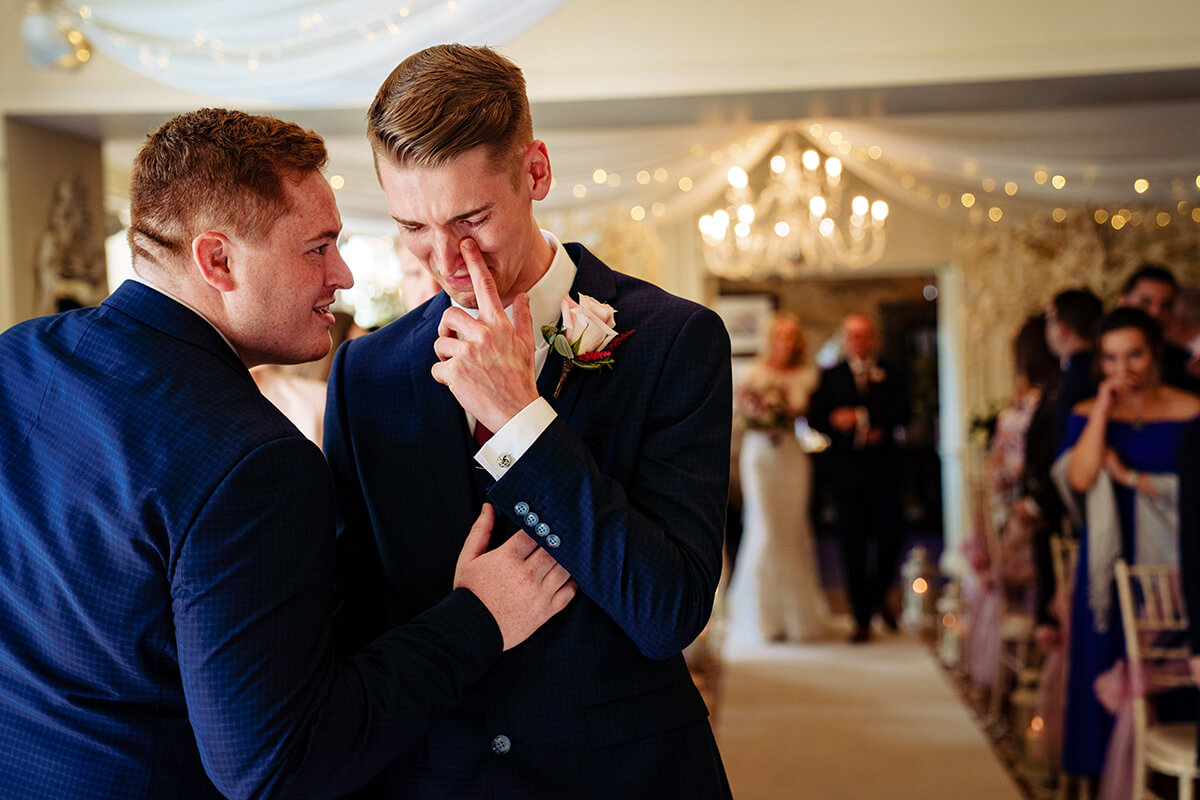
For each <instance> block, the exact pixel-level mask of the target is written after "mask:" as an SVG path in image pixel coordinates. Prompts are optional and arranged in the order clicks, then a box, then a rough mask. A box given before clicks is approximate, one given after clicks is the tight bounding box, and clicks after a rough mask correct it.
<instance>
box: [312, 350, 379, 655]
mask: <svg viewBox="0 0 1200 800" xmlns="http://www.w3.org/2000/svg"><path fill="white" fill-rule="evenodd" d="M351 344H352V343H351V342H347V343H346V344H345V345H343V346H342V347H341V348H339V349H338V352H337V354H336V356H335V357H334V362H333V367H332V369H331V370H330V373H329V387H328V392H327V396H326V400H325V425H324V427H325V435H324V440H323V444H322V449H323V450H324V452H325V458H326V459H327V460H328V461H329V465H330V468H331V470H332V472H333V478H334V481H333V485H334V491H335V495H336V498H337V573H336V574H337V581H336V587H337V595H336V599H335V601H334V602H335V609H336V610H335V613H334V643H335V645H336V646H337V651H338V652H339V653H354V652H357V651H358V650H359V649H360V648H362V647H363V646H364V645H366V644H367V643H368V642H370V641H371V640H372V639H374V638H375V637H376V636H378V635H379V634H380V633H382V632H383V631H385V630H387V628H388V627H389V625H388V619H387V612H386V608H387V606H386V603H385V600H384V598H385V595H386V582H385V581H384V577H383V567H382V565H381V564H380V561H379V549H378V548H377V547H376V546H375V539H374V533H373V528H372V526H371V523H370V518H369V515H368V512H367V504H366V498H364V497H363V492H362V483H361V482H360V481H359V479H358V459H357V458H356V454H355V452H354V445H353V442H352V440H351V438H350V437H349V436H348V435H346V431H347V430H348V429H349V426H348V424H347V420H346V412H347V407H346V401H345V390H346V379H345V370H346V359H347V355H346V354H347V353H348V352H349V350H350V346H351Z"/></svg>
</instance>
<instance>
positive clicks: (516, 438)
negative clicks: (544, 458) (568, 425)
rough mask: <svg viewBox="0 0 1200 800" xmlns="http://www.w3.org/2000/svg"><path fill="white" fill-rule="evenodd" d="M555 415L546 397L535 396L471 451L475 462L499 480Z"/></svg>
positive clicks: (531, 444) (548, 425)
mask: <svg viewBox="0 0 1200 800" xmlns="http://www.w3.org/2000/svg"><path fill="white" fill-rule="evenodd" d="M557 416H558V414H557V413H556V412H555V411H554V409H553V408H551V407H550V404H549V403H547V402H546V399H545V398H544V397H539V398H538V399H536V400H534V401H533V402H532V403H530V404H529V405H527V406H525V407H524V408H522V409H521V410H520V411H518V412H517V415H516V416H515V417H513V418H512V419H510V420H509V421H508V422H507V423H506V424H505V425H504V427H503V428H501V429H500V430H498V431H496V432H495V433H494V434H492V438H491V439H488V441H487V443H486V444H484V445H483V447H481V448H479V452H478V453H476V454H475V461H476V462H478V463H479V465H480V466H481V467H483V468H484V469H486V470H487V471H488V472H490V473H491V475H492V477H493V478H495V479H496V480H500V478H502V477H503V476H504V473H506V472H508V470H509V469H510V468H511V467H512V465H513V464H516V463H517V459H519V458H520V457H521V456H523V455H525V451H526V450H528V449H529V448H530V447H532V446H533V443H534V442H536V441H537V438H538V437H539V436H541V435H542V431H544V430H546V428H548V427H550V423H551V422H553V421H554V418H555V417H557Z"/></svg>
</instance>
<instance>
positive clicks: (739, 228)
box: [733, 222, 750, 239]
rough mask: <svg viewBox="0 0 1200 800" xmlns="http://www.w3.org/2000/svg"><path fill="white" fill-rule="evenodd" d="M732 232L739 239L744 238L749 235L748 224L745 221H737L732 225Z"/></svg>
mask: <svg viewBox="0 0 1200 800" xmlns="http://www.w3.org/2000/svg"><path fill="white" fill-rule="evenodd" d="M733 232H734V233H735V234H736V235H737V237H738V238H739V239H745V238H746V237H747V236H749V235H750V226H749V225H748V224H746V223H745V222H739V223H738V224H737V225H734V226H733Z"/></svg>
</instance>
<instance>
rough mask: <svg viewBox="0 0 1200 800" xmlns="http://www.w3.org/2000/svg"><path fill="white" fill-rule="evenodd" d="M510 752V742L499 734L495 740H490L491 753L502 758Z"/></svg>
mask: <svg viewBox="0 0 1200 800" xmlns="http://www.w3.org/2000/svg"><path fill="white" fill-rule="evenodd" d="M509 750H512V742H511V741H510V740H509V738H508V737H507V736H505V735H504V734H500V735H499V736H497V737H496V738H495V739H492V752H493V753H495V754H496V755H498V756H502V755H504V754H505V753H507V752H508V751H509Z"/></svg>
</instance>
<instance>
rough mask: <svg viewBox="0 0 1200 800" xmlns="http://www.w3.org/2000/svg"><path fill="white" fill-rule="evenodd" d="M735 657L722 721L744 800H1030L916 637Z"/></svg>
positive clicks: (717, 720) (720, 697)
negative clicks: (807, 799) (799, 799)
mask: <svg viewBox="0 0 1200 800" xmlns="http://www.w3.org/2000/svg"><path fill="white" fill-rule="evenodd" d="M732 655H733V656H734V657H733V658H727V659H726V660H725V661H724V662H723V663H722V664H721V667H720V679H719V689H718V691H717V692H716V693H715V695H716V700H717V702H716V706H717V707H716V709H715V713H714V720H713V721H714V725H715V728H716V734H717V740H718V743H719V744H720V748H721V754H722V756H723V758H724V760H725V767H726V770H727V772H728V774H729V780H730V784H731V786H732V788H733V794H734V797H735V798H736V799H737V800H783V799H784V798H787V800H792V798H812V799H813V800H859V799H860V798H861V799H862V800H868V799H870V800H875V798H880V799H881V800H883V799H886V800H909V799H910V798H911V799H912V800H917V799H918V798H919V800H959V798H961V799H962V800H1021V797H1022V794H1021V792H1020V791H1019V790H1018V787H1017V786H1016V784H1015V783H1014V782H1013V781H1012V779H1011V778H1010V777H1009V774H1008V773H1007V772H1006V771H1005V769H1004V767H1003V766H1002V765H1001V764H1000V762H999V761H998V760H997V758H996V756H995V755H994V753H993V751H992V749H991V748H990V746H989V744H988V740H987V739H986V738H985V736H984V734H983V733H982V732H981V731H980V730H979V728H978V726H977V725H976V723H975V721H974V720H973V719H972V718H971V715H970V712H969V711H968V709H967V707H966V706H965V705H964V704H963V702H962V701H961V700H960V698H959V696H958V695H957V693H956V692H955V690H954V688H953V687H952V685H951V683H950V682H949V680H948V678H947V676H946V675H945V673H944V672H943V671H942V669H941V667H940V666H939V665H938V664H937V663H936V662H935V661H934V659H933V656H932V654H931V653H930V651H929V649H928V648H927V647H926V646H925V645H924V644H922V643H920V642H918V641H917V640H916V639H914V638H911V637H909V636H906V635H904V634H896V635H887V634H881V635H877V636H876V637H875V638H874V639H873V640H872V641H871V642H870V643H869V644H866V645H850V644H846V643H844V638H838V639H835V640H833V641H830V642H828V643H820V644H811V645H777V646H770V647H761V648H757V649H754V650H751V651H743V652H740V653H735V654H732Z"/></svg>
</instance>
